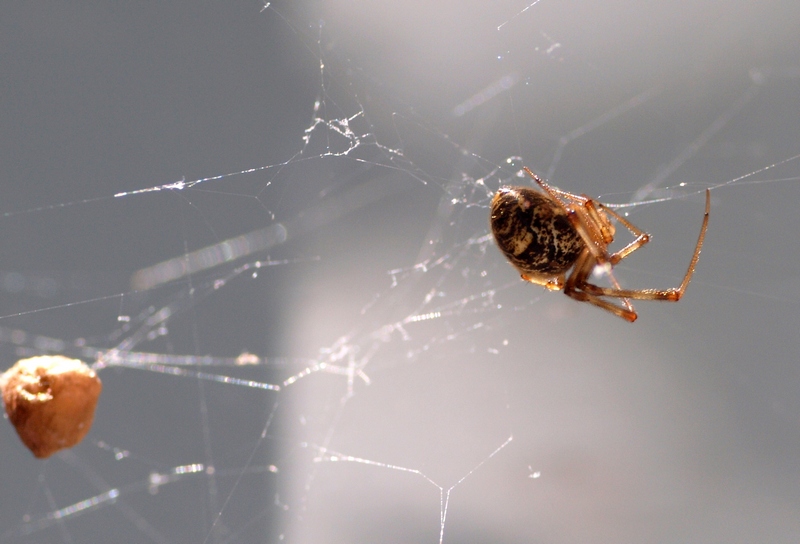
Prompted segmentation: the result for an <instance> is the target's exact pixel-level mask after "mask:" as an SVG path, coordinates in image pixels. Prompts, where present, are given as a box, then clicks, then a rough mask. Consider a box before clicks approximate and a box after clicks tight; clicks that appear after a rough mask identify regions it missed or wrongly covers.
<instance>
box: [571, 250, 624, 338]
mask: <svg viewBox="0 0 800 544" xmlns="http://www.w3.org/2000/svg"><path fill="white" fill-rule="evenodd" d="M594 267H595V260H594V258H593V256H592V254H591V253H590V252H589V250H588V248H587V249H584V250H583V252H582V253H581V255H580V256H579V257H578V260H577V261H576V263H575V267H574V268H573V270H572V273H571V274H570V276H569V277H568V278H567V283H566V284H565V285H564V294H565V295H567V296H569V297H571V298H574V299H575V300H579V301H581V302H588V303H589V304H594V305H595V306H598V307H600V308H602V309H604V310H606V311H608V312H611V313H612V314H614V315H616V316H619V317H621V318H622V319H624V320H626V321H630V322H631V323H633V322H634V321H636V318H637V317H638V315H637V314H636V310H634V309H633V306H632V305H631V303H630V301H628V299H627V298H624V297H623V298H622V300H623V304H624V305H620V304H614V303H613V302H610V301H608V300H605V299H603V298H602V296H603V295H602V294H595V293H593V292H591V291H590V290H588V289H586V287H589V286H591V287H595V286H594V285H592V284H590V283H588V282H587V281H586V279H587V278H588V277H589V274H591V273H592V270H593V269H594ZM611 277H612V281H613V282H614V284H615V285H617V286H618V285H619V284H617V282H616V280H614V279H613V276H611Z"/></svg>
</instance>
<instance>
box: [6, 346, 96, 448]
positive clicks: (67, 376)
mask: <svg viewBox="0 0 800 544" xmlns="http://www.w3.org/2000/svg"><path fill="white" fill-rule="evenodd" d="M102 388H103V385H102V384H101V383H100V379H99V378H98V377H97V374H96V373H95V372H94V370H92V369H91V368H89V367H88V366H86V365H85V364H84V363H83V362H82V361H79V360H77V359H68V358H66V357H62V356H60V355H53V356H41V357H32V358H30V359H23V360H21V361H18V362H17V364H15V365H14V366H12V367H11V368H9V369H8V370H7V371H6V372H5V373H3V375H2V376H0V391H2V394H3V403H4V404H5V408H6V414H8V419H9V420H10V421H11V423H12V424H13V425H14V428H15V429H17V434H19V437H20V439H21V440H22V442H23V444H25V445H26V446H27V447H28V449H29V450H31V451H32V452H33V454H34V455H35V456H36V457H39V458H44V457H49V456H51V455H52V454H54V453H55V452H57V451H58V450H61V449H64V448H71V447H72V446H74V445H76V444H77V443H79V442H80V441H81V440H83V437H84V436H86V433H88V432H89V429H90V428H91V427H92V420H93V419H94V409H95V406H97V399H98V398H99V397H100V391H101V390H102Z"/></svg>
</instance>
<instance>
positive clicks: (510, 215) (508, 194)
mask: <svg viewBox="0 0 800 544" xmlns="http://www.w3.org/2000/svg"><path fill="white" fill-rule="evenodd" d="M491 227H492V232H493V233H494V237H495V240H497V246H498V247H499V248H500V250H501V251H502V252H503V253H504V254H505V256H506V257H507V258H508V260H509V261H511V264H513V265H514V266H515V267H516V268H517V269H518V270H519V271H520V272H521V273H523V274H526V273H527V274H532V275H535V276H543V275H544V276H548V275H553V276H557V275H559V274H561V273H563V272H566V271H567V270H568V269H569V268H570V267H571V266H572V265H573V264H575V261H576V260H577V258H578V256H579V255H580V253H581V251H582V250H583V247H584V244H583V240H582V239H581V237H580V235H578V233H577V232H576V231H575V229H574V228H573V227H572V224H570V222H569V219H567V214H566V212H565V211H564V210H563V209H561V208H560V207H559V206H558V205H557V204H555V203H553V201H551V200H550V199H549V198H548V197H547V196H545V195H543V194H541V193H539V192H537V191H535V190H533V189H531V188H528V187H503V188H501V189H500V190H498V191H497V193H496V194H495V196H494V198H493V199H492V215H491Z"/></svg>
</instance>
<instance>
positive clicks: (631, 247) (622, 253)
mask: <svg viewBox="0 0 800 544" xmlns="http://www.w3.org/2000/svg"><path fill="white" fill-rule="evenodd" d="M600 207H601V208H602V210H603V211H605V212H608V213H610V214H611V215H612V216H613V217H614V219H616V220H617V221H619V222H620V223H622V224H623V225H624V226H625V228H626V229H628V230H629V231H631V234H633V235H634V236H635V238H634V240H633V241H632V242H631V243H630V244H628V245H627V246H625V247H623V248H622V249H620V250H619V251H617V252H616V253H614V254H613V255H611V257H610V261H611V264H612V265H615V264H617V263H618V262H620V261H621V260H622V259H624V258H625V257H627V256H628V255H630V254H631V253H633V252H634V251H636V250H637V249H639V248H640V247H642V246H643V245H645V244H646V243H647V242H649V241H650V235H649V234H647V233H646V232H644V231H643V230H641V229H640V228H638V227H636V226H635V225H634V224H633V223H631V222H630V221H628V220H627V219H625V218H624V217H622V216H621V215H620V214H618V213H617V212H615V211H614V210H612V209H611V208H606V207H605V206H603V205H602V204H601V205H600Z"/></svg>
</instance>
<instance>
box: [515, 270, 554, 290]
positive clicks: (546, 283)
mask: <svg viewBox="0 0 800 544" xmlns="http://www.w3.org/2000/svg"><path fill="white" fill-rule="evenodd" d="M520 277H521V278H522V279H523V280H525V281H529V282H531V283H533V284H536V285H541V286H542V287H544V288H546V289H548V290H550V291H560V290H561V289H563V288H564V274H561V275H559V276H547V277H539V276H533V275H528V274H520Z"/></svg>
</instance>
